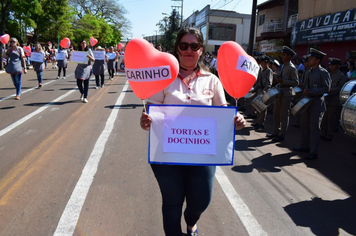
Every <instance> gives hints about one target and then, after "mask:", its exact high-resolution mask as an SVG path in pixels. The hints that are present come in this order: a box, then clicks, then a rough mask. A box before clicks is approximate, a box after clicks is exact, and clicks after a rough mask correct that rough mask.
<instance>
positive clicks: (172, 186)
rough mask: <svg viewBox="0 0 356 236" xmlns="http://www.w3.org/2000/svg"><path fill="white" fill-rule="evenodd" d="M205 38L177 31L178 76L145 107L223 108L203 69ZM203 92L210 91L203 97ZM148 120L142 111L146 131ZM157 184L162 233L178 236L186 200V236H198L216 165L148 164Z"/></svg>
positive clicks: (218, 88)
mask: <svg viewBox="0 0 356 236" xmlns="http://www.w3.org/2000/svg"><path fill="white" fill-rule="evenodd" d="M203 43H204V39H203V35H202V33H201V32H200V31H199V30H198V29H194V28H186V29H182V30H180V31H179V33H178V35H177V41H176V43H175V47H174V50H175V51H174V55H175V56H176V57H177V59H178V61H179V66H180V69H179V75H178V77H177V78H176V79H175V80H174V81H173V82H172V83H171V84H170V85H169V86H168V87H167V88H165V89H164V90H163V91H161V92H159V93H157V94H155V95H153V96H152V97H151V98H149V99H148V100H147V102H148V104H150V103H154V104H190V105H206V106H211V105H214V106H226V100H225V96H224V89H223V87H222V84H221V82H220V80H219V79H218V78H217V77H216V76H215V75H213V74H211V73H210V72H209V71H208V69H207V68H206V67H205V66H204V62H203V60H204V45H203ZM203 89H206V90H209V91H212V93H211V94H210V95H209V96H206V95H203V93H202V92H201V91H202V90H203ZM188 95H189V96H188ZM150 123H151V117H150V116H149V115H148V114H147V113H145V112H143V113H142V116H141V119H140V125H141V127H142V128H143V129H144V130H149V127H150ZM235 123H236V129H242V128H243V127H244V126H245V121H244V119H243V117H242V116H241V115H240V114H238V115H237V116H236V117H235ZM151 168H152V170H153V172H154V174H155V177H156V179H157V181H158V184H159V187H160V190H161V194H162V199H163V205H162V213H163V225H164V230H165V234H166V235H169V236H181V235H182V229H181V216H182V207H183V203H184V200H186V201H187V204H186V209H185V211H184V218H185V221H186V223H187V233H188V235H197V233H198V229H197V225H196V223H197V221H198V220H199V217H200V216H201V214H202V213H203V212H204V211H205V210H206V208H207V207H208V205H209V203H210V200H211V196H212V187H213V180H214V174H215V168H216V167H215V166H186V165H160V164H151Z"/></svg>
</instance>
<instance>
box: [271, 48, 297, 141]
mask: <svg viewBox="0 0 356 236" xmlns="http://www.w3.org/2000/svg"><path fill="white" fill-rule="evenodd" d="M294 55H296V53H295V52H294V51H293V50H292V49H290V48H289V47H287V46H283V50H282V61H283V66H282V69H281V76H280V78H276V81H277V82H278V83H279V84H277V85H276V87H278V88H279V89H280V90H281V92H282V95H281V97H280V98H279V99H278V100H277V101H276V102H274V109H273V125H274V131H273V133H272V134H267V137H268V138H272V141H273V142H281V141H283V140H284V136H285V135H286V132H287V128H288V123H289V112H290V107H291V100H292V90H293V87H294V86H297V84H298V73H297V69H296V68H295V66H294V65H293V64H292V63H291V58H292V57H293V56H294Z"/></svg>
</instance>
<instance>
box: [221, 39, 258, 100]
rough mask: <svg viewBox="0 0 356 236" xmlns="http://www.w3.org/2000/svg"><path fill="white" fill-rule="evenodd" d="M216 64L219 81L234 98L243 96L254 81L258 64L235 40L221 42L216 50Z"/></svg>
mask: <svg viewBox="0 0 356 236" xmlns="http://www.w3.org/2000/svg"><path fill="white" fill-rule="evenodd" d="M217 66H218V72H219V77H220V80H221V83H222V84H223V86H224V88H225V90H226V92H227V93H228V94H230V96H232V97H234V98H241V97H243V96H245V95H246V94H247V93H248V92H249V91H250V89H251V88H252V86H253V85H254V83H255V82H256V79H257V75H258V72H259V65H258V64H257V62H256V60H255V59H254V58H253V57H251V56H250V55H248V54H247V53H246V52H245V50H244V49H243V48H242V47H241V46H240V45H239V44H238V43H236V42H232V41H228V42H225V43H223V44H222V45H221V46H220V48H219V51H218V57H217Z"/></svg>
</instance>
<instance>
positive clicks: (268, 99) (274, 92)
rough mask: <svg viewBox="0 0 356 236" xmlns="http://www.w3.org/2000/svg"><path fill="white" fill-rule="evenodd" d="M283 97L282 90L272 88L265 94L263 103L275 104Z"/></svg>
mask: <svg viewBox="0 0 356 236" xmlns="http://www.w3.org/2000/svg"><path fill="white" fill-rule="evenodd" d="M281 95H282V92H281V90H279V89H278V88H275V87H273V88H270V89H269V90H268V91H267V92H266V93H265V94H263V96H262V102H263V103H264V104H266V105H269V104H271V103H274V102H275V101H277V100H278V99H279V98H280V97H281Z"/></svg>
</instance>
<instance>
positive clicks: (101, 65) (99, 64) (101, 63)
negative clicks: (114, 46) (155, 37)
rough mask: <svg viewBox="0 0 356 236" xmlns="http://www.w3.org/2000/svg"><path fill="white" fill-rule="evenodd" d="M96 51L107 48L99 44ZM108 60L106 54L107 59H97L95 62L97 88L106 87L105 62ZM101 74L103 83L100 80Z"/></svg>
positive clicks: (94, 71)
mask: <svg viewBox="0 0 356 236" xmlns="http://www.w3.org/2000/svg"><path fill="white" fill-rule="evenodd" d="M96 51H105V49H104V48H102V47H101V46H98V47H97V48H96ZM107 61H108V57H107V55H106V54H105V60H98V59H95V62H94V64H93V74H94V75H95V83H96V87H95V88H96V89H99V88H100V87H101V88H103V87H104V78H105V76H104V73H105V62H107ZM99 76H100V78H101V83H100V82H99Z"/></svg>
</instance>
